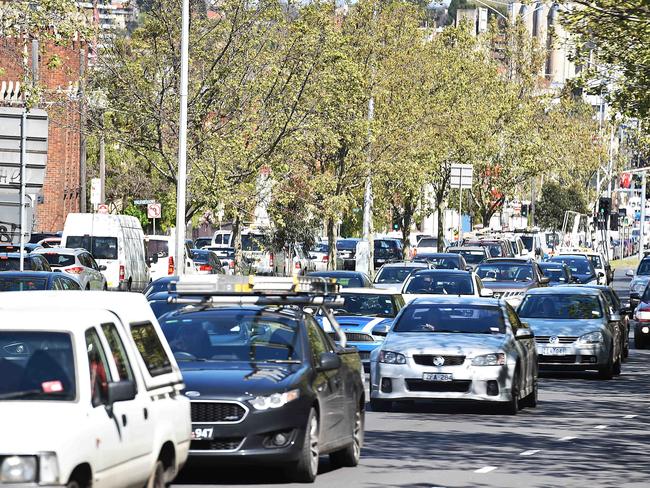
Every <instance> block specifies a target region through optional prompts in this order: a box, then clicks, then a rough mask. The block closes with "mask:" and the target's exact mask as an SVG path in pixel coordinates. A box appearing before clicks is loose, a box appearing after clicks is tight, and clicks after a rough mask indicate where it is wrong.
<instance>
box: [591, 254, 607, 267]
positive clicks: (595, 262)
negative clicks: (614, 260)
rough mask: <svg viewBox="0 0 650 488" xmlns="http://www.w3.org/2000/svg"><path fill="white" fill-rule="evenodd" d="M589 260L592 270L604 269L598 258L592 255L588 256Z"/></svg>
mask: <svg viewBox="0 0 650 488" xmlns="http://www.w3.org/2000/svg"><path fill="white" fill-rule="evenodd" d="M589 260H590V261H591V264H592V265H593V267H594V268H596V269H602V268H604V266H603V263H602V261H601V260H600V256H594V255H593V254H592V255H590V256H589Z"/></svg>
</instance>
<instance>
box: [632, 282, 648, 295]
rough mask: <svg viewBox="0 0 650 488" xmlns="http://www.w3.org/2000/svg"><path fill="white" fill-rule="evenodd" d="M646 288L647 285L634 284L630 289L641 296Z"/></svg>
mask: <svg viewBox="0 0 650 488" xmlns="http://www.w3.org/2000/svg"><path fill="white" fill-rule="evenodd" d="M645 287H646V284H645V283H632V286H631V287H630V288H631V289H632V291H634V292H637V293H639V294H641V293H642V292H643V290H645Z"/></svg>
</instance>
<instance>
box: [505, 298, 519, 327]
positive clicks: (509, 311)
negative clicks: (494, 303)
mask: <svg viewBox="0 0 650 488" xmlns="http://www.w3.org/2000/svg"><path fill="white" fill-rule="evenodd" d="M506 315H507V316H508V322H510V326H511V327H512V332H513V334H516V333H517V330H519V328H520V327H521V322H519V317H518V316H517V312H515V311H514V310H513V308H512V307H511V306H510V305H509V304H507V303H506Z"/></svg>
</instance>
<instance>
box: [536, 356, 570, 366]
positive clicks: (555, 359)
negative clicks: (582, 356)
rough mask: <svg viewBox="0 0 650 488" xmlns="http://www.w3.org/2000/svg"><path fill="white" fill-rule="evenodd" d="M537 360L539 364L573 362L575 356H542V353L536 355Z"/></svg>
mask: <svg viewBox="0 0 650 488" xmlns="http://www.w3.org/2000/svg"><path fill="white" fill-rule="evenodd" d="M537 360H538V361H539V363H540V364H542V363H546V364H551V363H552V364H574V363H575V362H576V356H575V355H571V356H544V355H543V354H540V355H539V356H537Z"/></svg>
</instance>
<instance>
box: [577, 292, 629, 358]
mask: <svg viewBox="0 0 650 488" xmlns="http://www.w3.org/2000/svg"><path fill="white" fill-rule="evenodd" d="M585 286H586V287H589V288H595V289H596V290H600V291H601V292H602V294H603V296H604V297H605V300H607V305H609V307H610V308H611V309H612V312H613V314H612V315H614V316H615V317H614V318H615V319H618V320H616V322H617V323H618V324H619V326H620V333H621V349H622V351H623V359H625V358H627V357H628V356H629V352H630V315H631V312H630V304H629V302H628V303H623V302H621V299H620V298H619V296H618V293H616V292H615V291H614V290H613V289H612V287H610V286H608V285H585Z"/></svg>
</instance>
